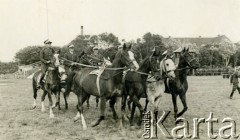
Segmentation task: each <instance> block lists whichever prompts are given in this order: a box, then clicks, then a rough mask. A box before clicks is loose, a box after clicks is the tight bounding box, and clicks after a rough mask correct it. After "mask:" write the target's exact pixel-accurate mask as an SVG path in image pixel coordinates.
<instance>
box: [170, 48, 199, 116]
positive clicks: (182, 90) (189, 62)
mask: <svg viewBox="0 0 240 140" xmlns="http://www.w3.org/2000/svg"><path fill="white" fill-rule="evenodd" d="M199 66H200V64H199V62H198V61H197V60H196V59H195V58H194V56H193V55H191V54H190V53H189V49H185V48H184V49H183V50H182V52H180V58H179V64H178V66H177V69H176V70H175V75H176V78H175V79H174V80H173V79H169V80H168V79H167V82H166V84H167V85H168V86H167V87H168V90H167V91H168V92H170V93H171V95H172V102H173V107H174V117H175V119H176V118H177V117H180V116H181V115H183V113H184V112H186V111H187V109H188V107H187V102H186V92H187V90H188V82H187V72H188V70H189V69H196V68H199ZM178 95H179V97H180V99H181V101H182V104H183V110H182V111H181V112H180V113H178V107H177V96H178Z"/></svg>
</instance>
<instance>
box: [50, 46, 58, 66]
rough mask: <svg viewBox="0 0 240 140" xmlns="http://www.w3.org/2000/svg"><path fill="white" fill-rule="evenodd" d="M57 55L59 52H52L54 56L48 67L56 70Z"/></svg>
mask: <svg viewBox="0 0 240 140" xmlns="http://www.w3.org/2000/svg"><path fill="white" fill-rule="evenodd" d="M59 54H60V50H57V51H54V55H53V57H52V59H51V60H50V67H53V68H57V67H59V66H60V60H59Z"/></svg>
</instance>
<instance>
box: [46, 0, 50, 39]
mask: <svg viewBox="0 0 240 140" xmlns="http://www.w3.org/2000/svg"><path fill="white" fill-rule="evenodd" d="M46 11H47V12H46V14H47V38H48V39H49V28H48V0H46Z"/></svg>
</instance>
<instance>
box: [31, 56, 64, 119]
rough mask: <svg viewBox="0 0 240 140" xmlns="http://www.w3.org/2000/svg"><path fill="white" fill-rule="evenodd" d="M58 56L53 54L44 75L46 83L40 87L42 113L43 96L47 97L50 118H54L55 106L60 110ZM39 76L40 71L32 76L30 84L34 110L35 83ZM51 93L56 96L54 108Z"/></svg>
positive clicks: (36, 89) (43, 109)
mask: <svg viewBox="0 0 240 140" xmlns="http://www.w3.org/2000/svg"><path fill="white" fill-rule="evenodd" d="M58 55H59V54H58V53H56V54H54V56H53V58H52V59H51V60H50V61H51V63H50V66H49V68H48V70H47V73H46V82H45V84H44V85H43V87H42V90H43V95H42V99H41V101H42V112H44V111H45V107H44V100H45V96H46V95H48V99H49V108H50V118H53V117H54V114H53V111H52V109H53V108H54V107H55V106H58V108H59V109H60V103H59V102H60V77H59V70H58V66H59V65H60V62H59V58H58ZM40 74H41V71H37V72H36V73H35V74H34V76H33V83H32V86H33V98H34V104H33V108H36V98H37V91H38V88H37V82H38V78H39V75H40ZM52 93H54V94H55V96H56V104H55V105H54V106H53V102H52Z"/></svg>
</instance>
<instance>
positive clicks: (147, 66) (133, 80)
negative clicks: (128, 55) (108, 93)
mask: <svg viewBox="0 0 240 140" xmlns="http://www.w3.org/2000/svg"><path fill="white" fill-rule="evenodd" d="M159 59H160V52H156V51H154V53H153V54H152V55H151V56H149V57H146V58H145V59H144V60H143V62H142V63H141V64H140V67H139V70H138V71H134V72H128V73H127V75H126V80H125V94H124V95H125V96H124V99H123V101H124V103H123V105H124V107H123V108H125V103H126V98H127V96H128V95H129V96H130V100H131V101H133V104H132V109H131V117H130V119H129V120H130V125H133V118H134V113H135V109H136V106H137V107H138V109H139V111H140V119H139V121H138V123H137V128H140V127H141V123H142V117H143V107H142V105H141V104H140V102H139V100H140V98H141V97H143V96H145V97H146V91H147V84H146V83H147V79H148V77H149V75H150V74H149V72H150V71H151V76H150V77H152V78H154V79H156V81H158V80H160V79H162V78H163V76H162V75H163V74H162V73H163V70H162V69H163V68H164V70H165V71H164V72H168V73H166V75H167V76H169V77H171V78H174V77H175V75H174V70H175V65H174V63H173V61H172V60H171V59H169V58H165V59H164V60H162V61H161V63H160V62H159Z"/></svg>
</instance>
